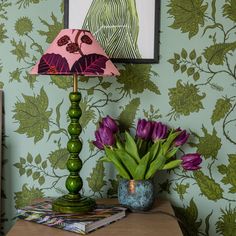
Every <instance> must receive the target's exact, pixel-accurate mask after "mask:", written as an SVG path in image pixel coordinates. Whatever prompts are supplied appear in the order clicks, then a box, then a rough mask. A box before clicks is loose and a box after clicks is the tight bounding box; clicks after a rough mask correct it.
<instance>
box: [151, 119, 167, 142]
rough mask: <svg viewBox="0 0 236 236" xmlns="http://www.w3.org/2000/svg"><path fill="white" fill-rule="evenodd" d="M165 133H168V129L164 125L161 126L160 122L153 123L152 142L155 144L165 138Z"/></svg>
mask: <svg viewBox="0 0 236 236" xmlns="http://www.w3.org/2000/svg"><path fill="white" fill-rule="evenodd" d="M167 131H168V128H167V126H166V125H164V124H162V123H161V122H155V123H154V124H153V131H152V141H153V142H156V141H158V140H159V139H164V138H166V136H167Z"/></svg>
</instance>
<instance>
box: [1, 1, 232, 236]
mask: <svg viewBox="0 0 236 236" xmlns="http://www.w3.org/2000/svg"><path fill="white" fill-rule="evenodd" d="M62 22H63V4H62V2H61V1H49V0H42V1H39V0H16V1H11V0H2V1H0V88H2V89H3V90H4V93H5V124H6V125H5V135H4V161H3V164H4V174H3V190H2V197H3V198H4V199H3V205H4V209H3V212H2V214H1V216H2V221H3V222H4V227H3V228H2V229H1V232H2V234H3V232H4V231H5V232H7V231H8V230H9V228H10V227H11V225H12V224H13V223H14V217H15V208H16V207H22V206H25V205H27V204H29V203H31V202H32V200H33V199H35V198H38V197H44V196H58V195H61V194H63V193H64V192H65V188H64V181H65V176H66V175H67V172H66V170H65V163H66V160H67V157H68V153H67V150H66V143H67V139H68V134H67V131H66V129H67V121H68V116H67V109H68V106H69V101H68V94H69V92H70V91H71V78H67V77H57V76H51V77H49V76H48V77H47V76H38V77H35V76H32V75H29V74H28V71H29V70H30V68H31V67H32V66H33V65H34V64H35V62H36V61H37V60H38V59H39V58H40V55H41V54H42V53H43V51H44V50H45V49H46V48H47V46H48V44H49V43H50V42H51V41H52V40H53V38H54V37H55V35H56V34H57V32H58V31H59V30H60V29H61V28H63V23H62ZM235 34H236V0H225V1H216V0H212V1H209V0H191V1H190V0H169V1H162V3H161V33H160V63H159V64H155V65H128V64H126V65H125V64H120V65H118V66H119V69H120V72H121V76H120V77H117V78H104V79H101V78H93V79H90V80H87V79H86V78H83V77H81V78H80V81H79V88H80V91H81V92H82V95H83V100H82V102H81V109H82V111H83V116H82V118H81V124H82V126H83V128H84V129H83V133H82V135H81V138H82V140H83V150H82V152H81V155H80V156H81V158H82V160H83V164H84V165H83V169H82V171H81V175H82V177H83V179H84V188H83V192H84V193H85V194H86V195H89V196H94V197H101V196H107V195H108V196H115V195H116V189H117V181H116V173H115V171H114V169H113V167H112V166H110V165H108V164H103V163H101V162H98V160H99V157H101V156H102V154H101V153H99V151H97V150H96V149H95V148H94V147H93V146H92V145H91V140H92V139H93V132H94V130H95V129H96V125H97V123H98V121H99V119H100V118H101V117H102V116H105V115H107V114H109V115H111V116H113V117H114V118H116V119H119V120H120V122H122V124H123V128H124V129H125V128H131V127H134V125H135V124H136V122H137V120H138V118H140V117H146V118H149V119H155V120H157V119H159V120H161V121H162V122H164V123H167V124H169V125H170V126H174V127H176V126H181V127H182V128H184V129H187V130H188V131H189V132H190V133H191V134H192V138H191V140H190V142H189V143H188V145H186V147H185V149H184V150H182V151H183V153H184V152H185V151H186V152H187V151H190V150H191V151H197V152H200V153H201V154H202V156H203V159H204V162H203V167H202V169H201V170H200V171H197V172H182V171H180V170H174V171H170V172H160V173H157V176H156V186H157V194H158V195H161V196H162V197H166V198H168V199H170V201H171V202H172V204H173V206H175V210H176V214H177V216H178V217H179V218H180V219H181V222H182V223H181V226H182V229H183V231H184V233H185V235H190V236H195V235H203V236H208V235H209V236H215V235H223V236H235V235H236V197H235V196H236V171H235V169H236V136H235V131H236V128H235V127H236V126H235V125H236V118H235V117H236V95H235V94H236V93H235V92H236V64H235V63H236V54H235V53H236V52H235V49H236V37H235Z"/></svg>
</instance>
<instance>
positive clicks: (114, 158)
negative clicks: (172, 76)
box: [105, 147, 130, 179]
mask: <svg viewBox="0 0 236 236" xmlns="http://www.w3.org/2000/svg"><path fill="white" fill-rule="evenodd" d="M105 153H106V156H107V157H108V159H109V161H110V162H112V163H113V164H114V165H115V167H116V169H117V171H118V172H119V175H120V176H121V177H123V178H124V179H130V175H129V172H128V171H127V170H126V169H125V167H124V166H123V164H122V162H121V160H120V159H119V157H118V156H117V155H116V154H115V153H114V151H113V150H111V149H109V148H107V147H105Z"/></svg>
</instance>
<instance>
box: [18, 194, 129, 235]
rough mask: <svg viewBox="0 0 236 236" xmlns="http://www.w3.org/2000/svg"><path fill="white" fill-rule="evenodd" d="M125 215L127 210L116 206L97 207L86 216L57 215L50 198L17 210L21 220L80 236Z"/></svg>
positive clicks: (77, 214) (76, 214) (72, 214)
mask: <svg viewBox="0 0 236 236" xmlns="http://www.w3.org/2000/svg"><path fill="white" fill-rule="evenodd" d="M125 214H126V208H124V207H120V206H115V205H97V207H96V208H95V209H94V210H93V211H91V212H88V213H86V214H79V213H71V214H65V213H57V212H53V211H52V199H49V198H48V199H44V201H40V202H37V203H35V204H32V205H30V206H27V207H24V208H21V209H17V216H18V218H19V219H23V220H27V221H31V222H35V223H38V224H44V225H47V226H51V227H56V228H59V229H63V230H67V231H71V232H75V233H80V234H87V233H89V232H91V231H93V230H95V229H97V228H99V227H102V226H105V225H108V224H110V223H112V222H114V221H117V220H119V219H122V218H123V217H125Z"/></svg>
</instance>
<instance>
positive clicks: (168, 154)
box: [165, 147, 179, 160]
mask: <svg viewBox="0 0 236 236" xmlns="http://www.w3.org/2000/svg"><path fill="white" fill-rule="evenodd" d="M178 150H179V148H178V147H174V148H172V149H171V150H170V151H168V152H167V153H166V155H165V157H166V159H167V160H168V159H170V158H171V157H173V156H174V155H175V154H176V152H177V151H178Z"/></svg>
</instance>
